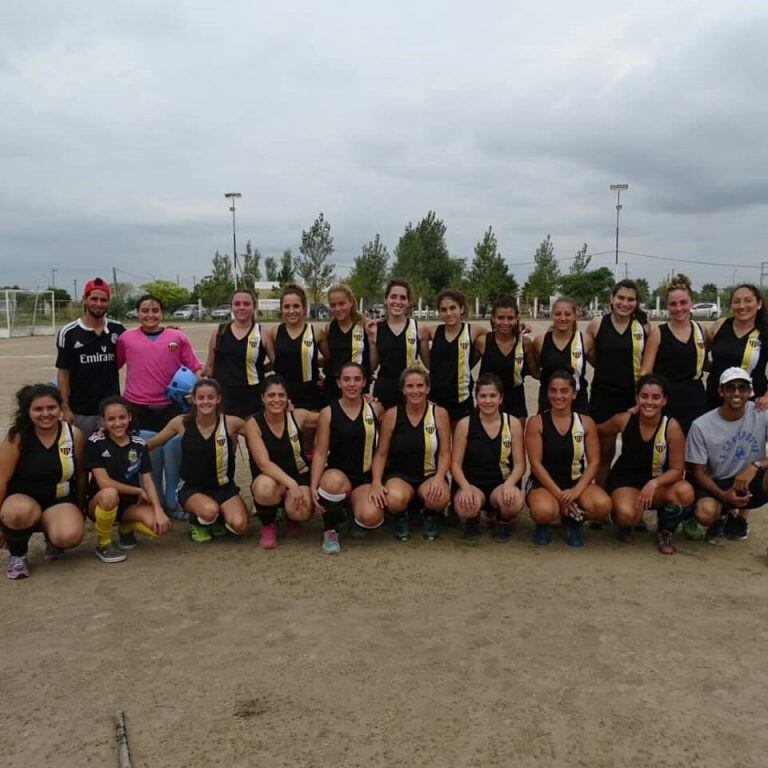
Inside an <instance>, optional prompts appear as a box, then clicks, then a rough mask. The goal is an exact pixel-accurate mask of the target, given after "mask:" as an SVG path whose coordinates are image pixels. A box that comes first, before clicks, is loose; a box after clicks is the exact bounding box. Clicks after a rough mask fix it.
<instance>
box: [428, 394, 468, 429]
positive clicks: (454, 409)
mask: <svg viewBox="0 0 768 768" xmlns="http://www.w3.org/2000/svg"><path fill="white" fill-rule="evenodd" d="M435 405H439V406H442V407H443V408H445V410H446V411H448V417H449V418H450V420H451V424H455V423H456V422H457V421H458V420H459V419H463V418H464V417H465V416H471V415H472V412H473V411H474V410H475V402H474V400H473V399H472V398H471V397H468V398H467V399H466V400H465V401H464V402H463V403H438V402H437V401H435Z"/></svg>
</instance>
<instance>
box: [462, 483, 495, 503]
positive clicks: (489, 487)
mask: <svg viewBox="0 0 768 768" xmlns="http://www.w3.org/2000/svg"><path fill="white" fill-rule="evenodd" d="M470 485H474V486H475V488H477V489H478V490H479V491H480V492H481V493H482V494H483V496H485V502H484V503H485V504H490V502H491V494H492V493H493V492H494V491H495V490H496V489H497V488H498V487H499V486H500V485H501V483H473V482H471V481H470ZM459 490H460V489H459V486H458V485H457V484H456V483H455V482H454V483H452V484H451V500H453V498H454V496H456V494H457V493H458V492H459Z"/></svg>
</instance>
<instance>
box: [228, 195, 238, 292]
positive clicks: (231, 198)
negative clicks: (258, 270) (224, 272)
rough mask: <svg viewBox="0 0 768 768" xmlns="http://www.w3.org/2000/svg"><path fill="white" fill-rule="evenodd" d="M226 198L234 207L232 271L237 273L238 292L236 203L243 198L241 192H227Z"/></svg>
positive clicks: (232, 208) (232, 209)
mask: <svg viewBox="0 0 768 768" xmlns="http://www.w3.org/2000/svg"><path fill="white" fill-rule="evenodd" d="M224 197H226V198H227V200H229V201H230V202H231V203H232V205H231V206H230V207H229V210H230V211H232V269H233V270H234V273H235V290H237V233H236V228H235V201H236V200H237V199H238V198H239V197H242V195H241V194H240V193H239V192H227V193H226V194H225V195H224Z"/></svg>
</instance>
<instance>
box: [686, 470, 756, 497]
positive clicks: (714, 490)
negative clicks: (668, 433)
mask: <svg viewBox="0 0 768 768" xmlns="http://www.w3.org/2000/svg"><path fill="white" fill-rule="evenodd" d="M688 467H692V468H693V480H694V482H695V483H696V485H698V486H699V488H703V489H704V491H706V493H707V495H709V496H711V497H712V498H713V499H717V500H718V501H719V502H720V503H721V504H725V505H726V506H729V507H743V506H744V505H745V504H747V503H748V501H749V498H750V497H749V495H743V494H742V495H739V494H737V493H736V486H735V485H732V486H731V487H730V488H728V490H725V491H723V490H721V489H720V487H719V486H718V485H717V483H715V481H714V480H713V479H712V478H711V476H710V475H709V473H708V472H707V468H706V466H705V465H704V464H691V463H690V462H688Z"/></svg>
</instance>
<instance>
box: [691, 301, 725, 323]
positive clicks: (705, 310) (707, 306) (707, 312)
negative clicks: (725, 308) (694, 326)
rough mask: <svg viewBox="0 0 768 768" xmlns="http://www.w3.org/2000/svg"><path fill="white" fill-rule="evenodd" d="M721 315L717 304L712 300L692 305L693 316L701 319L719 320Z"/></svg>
mask: <svg viewBox="0 0 768 768" xmlns="http://www.w3.org/2000/svg"><path fill="white" fill-rule="evenodd" d="M719 316H720V312H719V311H718V309H717V304H713V303H711V302H704V303H702V304H694V305H693V306H692V307H691V317H695V318H697V319H699V320H717V318H718V317H719Z"/></svg>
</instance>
